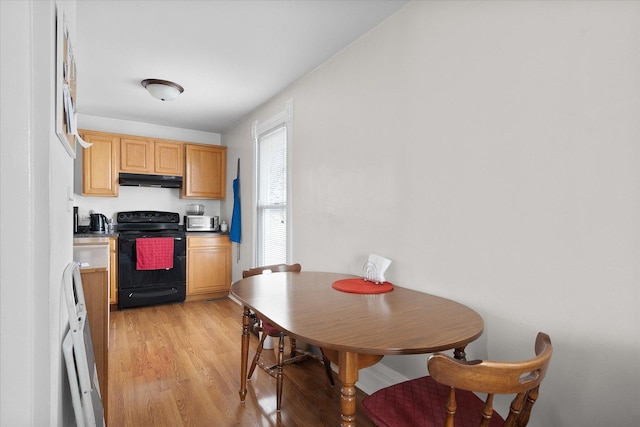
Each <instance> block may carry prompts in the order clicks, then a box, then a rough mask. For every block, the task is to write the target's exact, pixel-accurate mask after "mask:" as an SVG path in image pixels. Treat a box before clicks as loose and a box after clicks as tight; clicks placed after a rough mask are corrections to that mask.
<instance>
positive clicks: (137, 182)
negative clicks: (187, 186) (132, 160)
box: [119, 173, 182, 188]
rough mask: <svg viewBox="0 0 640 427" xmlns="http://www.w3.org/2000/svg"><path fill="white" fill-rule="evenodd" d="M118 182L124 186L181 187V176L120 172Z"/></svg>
mask: <svg viewBox="0 0 640 427" xmlns="http://www.w3.org/2000/svg"><path fill="white" fill-rule="evenodd" d="M119 182H120V185H123V186H125V187H158V188H182V177H181V176H173V175H146V174H141V173H121V174H120V179H119Z"/></svg>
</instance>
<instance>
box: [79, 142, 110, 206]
mask: <svg viewBox="0 0 640 427" xmlns="http://www.w3.org/2000/svg"><path fill="white" fill-rule="evenodd" d="M81 135H82V137H83V139H84V140H85V141H87V142H90V143H92V144H93V145H92V146H91V147H89V148H87V149H84V150H82V195H83V196H114V197H115V196H118V151H119V138H118V137H117V136H114V135H110V134H108V133H100V132H95V133H94V132H87V133H85V132H84V131H83V132H81Z"/></svg>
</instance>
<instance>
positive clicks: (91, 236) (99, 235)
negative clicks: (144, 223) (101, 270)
mask: <svg viewBox="0 0 640 427" xmlns="http://www.w3.org/2000/svg"><path fill="white" fill-rule="evenodd" d="M119 234H120V233H118V232H117V231H114V232H112V233H77V234H74V235H73V241H74V243H77V242H76V239H82V242H84V243H87V239H101V238H107V239H108V238H110V237H118V235H119ZM185 235H187V236H210V235H218V236H228V235H229V232H228V231H227V232H224V233H223V232H221V231H187V232H185Z"/></svg>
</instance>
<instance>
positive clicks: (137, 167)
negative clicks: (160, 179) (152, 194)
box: [120, 137, 155, 173]
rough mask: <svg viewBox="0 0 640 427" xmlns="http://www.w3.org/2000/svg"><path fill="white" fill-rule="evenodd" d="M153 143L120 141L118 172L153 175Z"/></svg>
mask: <svg viewBox="0 0 640 427" xmlns="http://www.w3.org/2000/svg"><path fill="white" fill-rule="evenodd" d="M154 159H155V156H154V152H153V141H149V140H145V139H135V138H125V137H123V138H121V139H120V171H121V172H132V173H154V166H153V162H154Z"/></svg>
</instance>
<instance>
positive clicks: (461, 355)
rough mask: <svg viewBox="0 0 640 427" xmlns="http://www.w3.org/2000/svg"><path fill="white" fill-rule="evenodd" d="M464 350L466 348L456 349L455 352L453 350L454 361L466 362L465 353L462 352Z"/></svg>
mask: <svg viewBox="0 0 640 427" xmlns="http://www.w3.org/2000/svg"><path fill="white" fill-rule="evenodd" d="M465 348H467V346H463V347H456V348H455V350H453V357H454V359H458V360H467V353H465V351H464V349H465Z"/></svg>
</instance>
